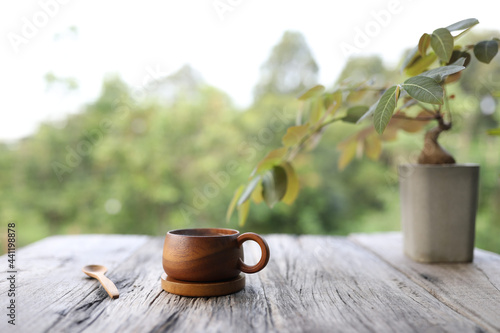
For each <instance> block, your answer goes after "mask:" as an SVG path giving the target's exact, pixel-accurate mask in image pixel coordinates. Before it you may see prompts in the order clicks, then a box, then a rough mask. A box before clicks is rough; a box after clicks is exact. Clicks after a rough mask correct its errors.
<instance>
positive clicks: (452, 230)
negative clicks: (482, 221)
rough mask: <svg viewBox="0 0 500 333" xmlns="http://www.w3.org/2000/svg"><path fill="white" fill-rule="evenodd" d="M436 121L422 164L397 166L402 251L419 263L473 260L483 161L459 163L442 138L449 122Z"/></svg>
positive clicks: (421, 160) (423, 153)
mask: <svg viewBox="0 0 500 333" xmlns="http://www.w3.org/2000/svg"><path fill="white" fill-rule="evenodd" d="M437 120H438V123H439V125H438V126H437V127H435V128H433V129H431V130H430V131H429V132H427V133H426V135H425V145H424V149H423V150H422V153H421V154H420V156H419V159H418V164H407V165H401V166H399V179H400V197H401V214H402V216H401V217H402V228H403V237H404V251H405V254H406V255H407V256H408V257H410V258H412V259H413V260H415V261H419V262H426V263H435V262H471V261H472V259H473V250H474V236H475V217H476V210H477V197H478V183H479V166H478V165H474V164H455V159H454V158H453V156H451V155H450V153H448V152H447V151H446V150H445V149H444V148H442V147H441V146H440V145H439V143H438V137H439V135H440V134H441V133H442V132H443V131H447V130H449V129H450V128H451V123H445V122H444V121H443V119H442V118H441V117H439V118H437Z"/></svg>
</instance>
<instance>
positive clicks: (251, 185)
mask: <svg viewBox="0 0 500 333" xmlns="http://www.w3.org/2000/svg"><path fill="white" fill-rule="evenodd" d="M260 178H261V176H257V177H255V178H254V179H252V180H251V181H250V182H249V183H248V185H247V187H245V190H244V191H243V193H242V194H241V196H240V199H239V200H238V206H239V205H241V204H243V203H244V202H245V201H247V200H248V199H250V196H251V195H252V192H253V190H254V189H255V187H256V186H257V185H258V184H259V182H260Z"/></svg>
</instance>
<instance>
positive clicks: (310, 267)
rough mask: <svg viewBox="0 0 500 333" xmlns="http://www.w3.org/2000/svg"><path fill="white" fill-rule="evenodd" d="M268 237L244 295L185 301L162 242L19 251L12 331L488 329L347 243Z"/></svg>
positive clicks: (254, 254)
mask: <svg viewBox="0 0 500 333" xmlns="http://www.w3.org/2000/svg"><path fill="white" fill-rule="evenodd" d="M108 237H109V239H110V241H107V242H106V243H107V244H108V245H107V246H106V245H105V246H102V247H100V248H99V250H100V251H101V252H102V253H101V254H100V255H97V254H98V251H99V250H98V249H97V248H96V249H94V247H96V246H95V245H96V243H99V244H101V241H102V240H104V239H108ZM265 238H266V240H267V242H268V244H269V247H270V252H271V260H270V261H269V264H268V266H267V267H266V268H265V269H264V270H262V271H261V272H259V273H257V274H251V275H247V276H246V287H245V289H244V290H242V291H240V292H238V293H236V294H232V295H228V296H221V297H203V298H190V297H181V296H176V295H173V294H169V293H166V292H165V291H163V290H162V288H161V282H160V276H161V274H162V272H163V270H162V264H161V262H162V246H163V237H156V238H146V237H141V236H137V237H136V238H134V236H68V238H66V237H53V238H49V239H46V240H44V241H42V242H40V243H36V244H34V245H32V246H30V247H27V248H25V249H21V250H19V251H18V261H19V263H20V264H21V263H22V262H24V264H23V266H24V267H23V271H22V272H21V273H20V274H19V285H18V286H19V293H20V294H21V295H22V296H20V299H19V300H20V301H21V298H22V300H23V302H22V303H21V302H20V304H19V317H18V323H19V326H18V329H21V330H20V332H28V331H29V332H165V331H176V332H482V331H484V328H485V327H484V326H482V325H480V324H477V323H475V322H474V321H472V320H470V319H469V318H466V317H464V316H463V315H461V314H459V313H457V312H456V311H455V310H453V309H452V308H450V307H449V306H447V305H445V304H443V303H442V302H441V301H440V300H439V299H437V298H436V297H435V296H434V295H432V294H431V293H429V292H428V291H427V290H426V289H425V288H424V287H423V286H421V285H418V284H417V283H415V282H414V281H412V280H411V279H409V278H408V277H407V276H406V275H405V274H403V273H401V272H400V271H399V270H396V269H394V268H393V267H392V266H391V265H389V264H388V263H386V262H385V261H384V260H382V259H380V258H379V257H378V256H377V255H375V254H373V253H372V252H371V251H368V250H366V249H364V248H363V247H361V246H359V245H357V244H355V243H353V242H351V241H349V240H347V239H346V238H340V237H324V236H300V237H295V236H287V235H269V236H265ZM120 239H121V241H120ZM89 243H93V244H94V245H92V244H89ZM70 248H71V249H72V250H68V249H70ZM83 249H85V250H83ZM252 249H255V248H251V249H250V250H249V251H246V253H245V258H246V260H248V262H257V261H258V259H259V258H260V250H259V249H258V247H257V248H256V249H255V250H252ZM247 250H248V249H247ZM86 255H88V256H86ZM97 259H99V261H97ZM5 261H6V257H5V256H3V257H0V262H5ZM89 262H94V263H102V264H104V265H106V266H107V267H108V269H109V271H108V274H107V275H108V276H109V277H110V278H111V279H112V280H113V281H114V282H115V284H116V286H117V287H118V289H119V291H120V298H119V299H116V300H111V299H110V298H109V297H108V295H107V294H106V292H105V291H104V290H103V289H102V288H100V286H99V283H98V282H97V281H96V280H93V279H89V278H86V277H85V275H84V274H83V273H82V272H81V267H82V266H83V265H84V264H87V263H89ZM46 265H49V266H50V267H52V271H53V273H51V274H49V275H43V271H44V270H43V269H42V267H44V266H46ZM498 266H499V265H497V269H498ZM0 267H1V266H0ZM57 276H58V277H57ZM470 282H471V283H473V282H474V281H470ZM0 288H1V289H0V290H1V294H0V299H1V297H5V295H4V294H5V284H4V283H3V281H2V284H0ZM464 288H467V287H464ZM460 301H461V302H468V301H471V302H473V301H475V300H469V299H467V298H464V299H461V300H460ZM478 301H480V300H478ZM498 320H500V319H497V321H498ZM5 325H6V321H0V331H2V332H4V328H5V327H6V326H5Z"/></svg>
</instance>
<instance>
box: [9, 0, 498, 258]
mask: <svg viewBox="0 0 500 333" xmlns="http://www.w3.org/2000/svg"><path fill="white" fill-rule="evenodd" d="M449 6H450V5H449V3H448V2H443V3H441V2H440V3H438V2H436V1H418V2H417V1H370V2H368V1H357V2H351V3H345V4H342V7H339V6H337V5H335V4H334V3H333V2H332V3H330V4H326V3H325V2H322V1H307V2H305V1H300V2H294V3H290V2H286V1H273V2H272V3H269V2H264V1H244V0H241V1H236V0H220V1H218V0H215V1H212V0H210V1H199V2H197V3H196V4H192V3H187V2H186V3H183V2H179V1H175V2H174V1H141V2H140V3H138V2H137V3H123V2H118V1H106V3H102V2H96V1H86V2H79V1H67V0H65V1H62V0H61V1H57V0H45V1H44V0H41V1H23V2H18V3H3V4H0V22H2V36H4V37H3V38H2V41H1V44H0V47H1V48H2V51H1V54H2V61H1V63H0V73H2V75H1V76H0V88H1V90H0V91H1V92H2V94H1V95H2V111H1V112H0V186H1V192H0V221H1V224H2V225H3V227H1V228H0V242H1V243H0V245H1V251H3V252H4V251H5V246H6V239H7V236H6V233H7V223H11V222H14V223H16V231H17V242H18V246H23V245H26V244H29V243H31V242H34V241H36V240H39V239H41V238H44V237H47V236H50V235H57V234H79V233H121V234H151V235H163V234H164V233H165V232H166V231H168V230H170V229H174V228H187V227H209V226H219V227H226V226H227V227H232V228H238V225H237V221H236V217H233V219H234V220H232V221H231V222H230V223H229V224H226V222H225V213H226V209H227V207H228V204H229V202H230V200H231V197H232V195H233V192H234V190H235V189H236V187H237V186H238V185H239V184H241V183H243V182H245V180H246V179H247V177H248V176H249V174H250V172H251V170H252V169H253V167H254V166H255V163H256V162H257V161H259V160H260V159H261V158H262V157H263V156H265V154H266V153H267V152H268V151H269V150H271V149H274V148H277V147H279V146H280V140H281V137H282V136H283V134H284V133H285V131H286V127H287V126H289V125H292V124H294V122H295V113H296V111H297V107H298V102H297V96H299V95H300V94H301V93H303V92H304V91H305V90H307V89H308V88H310V87H312V86H313V85H315V84H317V83H321V84H323V85H325V86H326V87H327V88H328V87H332V86H333V85H334V84H335V83H336V82H339V81H341V80H345V79H347V78H349V79H350V80H353V81H362V80H364V79H367V78H373V77H375V78H376V80H377V82H380V84H381V85H382V86H383V85H384V84H385V83H386V82H387V81H389V80H391V79H394V78H398V77H399V70H398V66H399V65H400V59H401V58H402V56H403V55H404V52H406V51H407V50H408V48H411V47H413V46H414V45H416V44H417V43H418V40H419V38H420V36H421V34H422V33H424V32H429V33H430V32H432V31H433V30H434V29H436V28H439V27H444V26H447V25H449V24H451V23H454V22H456V21H459V20H462V19H465V18H469V17H476V18H477V19H479V21H480V24H479V25H478V26H476V27H475V28H474V29H473V31H474V34H475V35H473V34H471V35H470V37H469V38H476V37H477V38H485V39H489V38H491V37H492V36H496V37H498V36H499V35H500V33H499V32H498V31H497V30H498V29H499V28H500V26H498V17H497V14H496V12H495V11H494V10H491V8H490V3H489V2H486V1H475V2H474V3H472V4H471V3H470V2H463V3H462V2H460V1H455V2H453V6H452V8H450V7H449ZM463 43H466V40H464V41H463ZM494 62H495V63H494V64H493V63H492V64H490V65H489V66H486V65H483V64H478V63H476V62H474V63H472V64H471V65H470V66H469V68H468V69H467V70H466V71H465V72H464V75H463V78H462V80H461V81H460V83H458V84H455V85H454V87H453V89H454V90H455V91H456V93H457V96H458V94H459V93H460V97H457V98H456V99H455V100H454V102H453V109H454V111H455V112H456V114H457V117H456V119H455V124H454V125H455V126H454V129H453V130H452V131H451V133H449V134H448V133H447V134H446V135H445V136H443V137H442V141H441V142H442V145H443V146H445V147H446V148H447V149H448V150H449V151H451V152H452V153H453V154H454V155H455V157H456V159H457V160H458V161H459V162H464V163H465V162H473V163H480V164H481V188H480V201H479V212H478V218H477V236H476V245H477V246H478V247H480V248H483V249H487V250H490V251H495V252H498V253H500V218H499V216H500V139H499V138H498V137H493V136H488V135H486V134H485V132H486V130H487V129H489V128H494V127H499V122H500V111H499V110H498V109H499V106H498V101H497V100H496V99H495V98H494V97H495V94H496V93H497V92H498V91H500V57H498V56H497V57H496V58H495V59H494ZM357 130H359V127H357V126H356V125H349V124H342V125H339V126H337V125H335V126H333V127H332V128H330V129H329V130H328V131H327V132H326V133H325V135H324V137H323V139H322V141H321V143H320V145H319V146H318V147H317V148H316V150H314V151H313V152H311V153H308V154H305V155H301V156H300V157H299V158H298V159H297V160H296V161H295V167H296V169H297V171H298V173H299V175H300V182H301V188H302V189H301V193H300V196H299V198H298V199H297V201H296V202H295V204H294V205H293V206H286V205H284V204H282V203H280V204H278V205H277V206H276V207H275V208H274V209H273V210H270V209H268V208H267V207H266V206H265V205H264V204H260V205H258V206H256V207H253V208H252V210H251V213H250V216H249V219H248V222H247V224H246V225H245V226H244V227H243V228H241V230H242V231H248V230H251V231H254V232H258V233H278V232H279V233H297V234H302V233H311V234H339V235H345V234H348V233H352V232H375V231H388V230H400V221H399V194H398V182H397V165H398V164H400V163H407V162H409V161H412V160H413V159H414V157H415V155H416V154H418V152H419V151H420V149H421V145H422V138H423V132H422V133H417V134H404V133H401V134H399V140H398V141H397V142H391V143H387V144H385V145H384V150H383V154H382V158H381V159H380V161H378V162H373V161H370V160H367V159H361V158H360V159H357V160H355V161H354V162H353V163H352V164H350V165H349V166H348V167H347V168H346V169H345V170H343V171H339V170H338V169H337V162H338V157H339V151H338V150H337V149H336V146H337V144H338V143H339V142H341V141H342V140H343V139H345V138H346V137H347V136H349V135H350V134H352V133H355V132H356V131H357Z"/></svg>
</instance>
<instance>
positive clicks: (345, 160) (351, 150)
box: [337, 136, 358, 171]
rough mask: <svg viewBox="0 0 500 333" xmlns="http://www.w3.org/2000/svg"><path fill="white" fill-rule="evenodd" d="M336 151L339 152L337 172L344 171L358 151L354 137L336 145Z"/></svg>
mask: <svg viewBox="0 0 500 333" xmlns="http://www.w3.org/2000/svg"><path fill="white" fill-rule="evenodd" d="M338 149H339V150H340V151H341V153H340V157H339V161H338V164H337V167H338V168H339V170H341V171H342V170H344V169H345V167H346V166H347V165H349V163H351V161H352V160H353V159H354V157H355V156H356V151H357V149H358V140H357V137H356V136H353V137H351V138H349V139H347V140H346V141H344V142H342V143H341V144H339V145H338Z"/></svg>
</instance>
